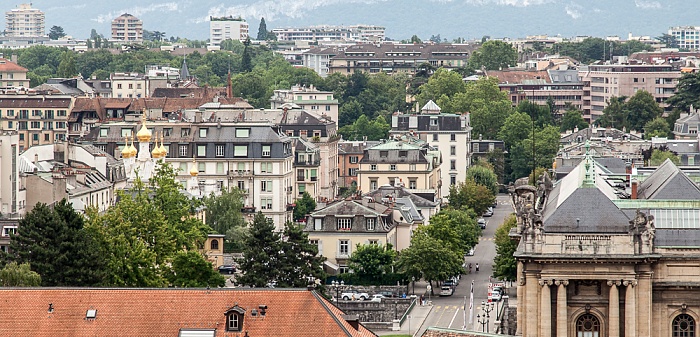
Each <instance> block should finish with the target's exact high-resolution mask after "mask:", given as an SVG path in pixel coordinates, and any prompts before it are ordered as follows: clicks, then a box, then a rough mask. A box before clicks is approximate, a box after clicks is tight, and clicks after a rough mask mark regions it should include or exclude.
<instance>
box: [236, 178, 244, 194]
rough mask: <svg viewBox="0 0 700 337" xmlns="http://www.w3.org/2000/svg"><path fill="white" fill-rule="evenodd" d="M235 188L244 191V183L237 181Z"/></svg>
mask: <svg viewBox="0 0 700 337" xmlns="http://www.w3.org/2000/svg"><path fill="white" fill-rule="evenodd" d="M236 187H238V189H239V190H241V191H245V181H244V180H239V181H238V182H237V183H236Z"/></svg>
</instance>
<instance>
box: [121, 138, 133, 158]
mask: <svg viewBox="0 0 700 337" xmlns="http://www.w3.org/2000/svg"><path fill="white" fill-rule="evenodd" d="M131 157H132V155H131V146H129V137H124V148H123V149H122V158H131Z"/></svg>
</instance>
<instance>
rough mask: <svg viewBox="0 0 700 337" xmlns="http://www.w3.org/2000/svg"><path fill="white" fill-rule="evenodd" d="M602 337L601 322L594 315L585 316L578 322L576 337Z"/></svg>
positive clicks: (580, 317)
mask: <svg viewBox="0 0 700 337" xmlns="http://www.w3.org/2000/svg"><path fill="white" fill-rule="evenodd" d="M598 336H600V321H599V320H598V317H596V316H595V315H593V314H583V315H581V316H579V318H578V319H577V320H576V337H598Z"/></svg>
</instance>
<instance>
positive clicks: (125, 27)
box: [112, 13, 143, 42]
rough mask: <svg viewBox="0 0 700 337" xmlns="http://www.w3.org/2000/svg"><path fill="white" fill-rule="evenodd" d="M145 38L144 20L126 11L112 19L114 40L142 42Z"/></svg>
mask: <svg viewBox="0 0 700 337" xmlns="http://www.w3.org/2000/svg"><path fill="white" fill-rule="evenodd" d="M142 40H143V21H141V20H139V19H138V18H137V17H135V16H133V15H131V14H128V13H124V14H122V15H120V16H118V17H117V18H116V19H114V20H112V41H123V42H140V41H142Z"/></svg>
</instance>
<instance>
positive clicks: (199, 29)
mask: <svg viewBox="0 0 700 337" xmlns="http://www.w3.org/2000/svg"><path fill="white" fill-rule="evenodd" d="M25 2H29V0H3V1H2V2H0V10H1V11H2V12H6V11H8V10H10V9H12V8H15V7H16V6H17V5H19V4H20V3H25ZM32 3H33V6H34V7H35V8H39V9H41V10H42V11H44V12H45V13H46V26H47V31H48V29H49V28H50V27H51V26H53V25H57V26H62V27H63V28H64V29H65V32H66V33H67V34H69V35H72V36H74V37H76V38H86V37H88V36H89V35H90V30H91V29H93V28H94V29H96V30H97V31H98V32H99V33H101V34H104V35H105V36H109V34H110V28H109V23H110V21H111V20H112V19H113V18H114V17H116V16H119V15H120V14H123V13H130V14H133V15H135V16H137V17H139V18H140V19H142V20H143V21H144V29H147V30H152V31H155V30H158V31H164V32H166V34H167V36H168V37H170V36H180V37H187V38H189V39H207V38H208V34H209V24H208V21H207V18H208V17H209V16H210V15H214V16H222V15H234V16H238V15H241V16H242V17H243V18H245V19H246V20H247V21H248V22H249V23H250V32H251V35H252V36H255V35H257V31H258V23H259V22H260V18H261V17H263V16H264V17H265V20H266V21H267V27H268V29H272V28H276V27H291V26H309V25H321V24H334V25H341V24H345V25H352V24H376V25H383V26H385V27H386V28H387V35H388V36H389V37H391V38H394V39H406V38H409V37H410V36H411V35H413V34H417V35H418V36H419V37H420V38H422V39H426V40H427V39H428V38H429V37H430V36H431V35H437V34H440V35H441V37H443V38H447V39H449V40H452V39H454V38H456V37H464V38H468V39H469V38H481V37H482V36H484V35H488V36H491V37H504V36H508V37H513V38H514V37H525V36H526V35H535V34H549V35H550V36H555V35H557V34H560V35H561V36H563V37H571V36H576V35H592V36H605V35H619V36H621V37H622V38H626V37H627V33H628V32H632V33H633V34H634V35H637V36H638V35H650V36H659V35H661V34H662V33H664V32H666V31H667V30H668V27H670V26H676V25H700V19H698V17H697V15H696V14H697V12H696V11H692V10H687V8H688V7H687V6H688V2H687V1H683V2H681V1H680V0H615V1H610V0H274V1H270V0H228V1H221V0H177V1H176V0H171V1H168V0H120V1H104V0H98V1H94V0H93V1H87V0H62V1H55V0H33V1H32Z"/></svg>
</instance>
